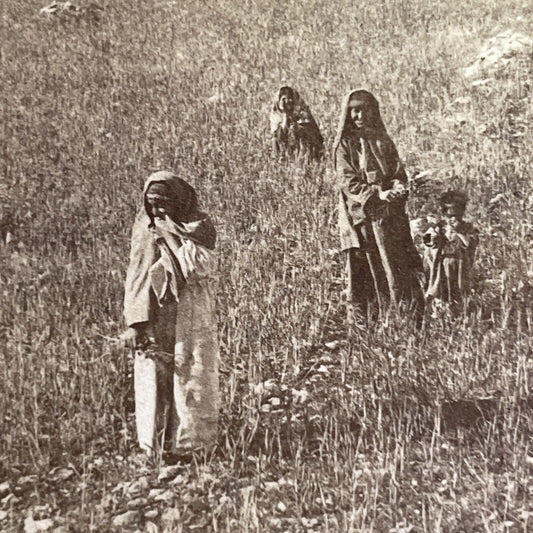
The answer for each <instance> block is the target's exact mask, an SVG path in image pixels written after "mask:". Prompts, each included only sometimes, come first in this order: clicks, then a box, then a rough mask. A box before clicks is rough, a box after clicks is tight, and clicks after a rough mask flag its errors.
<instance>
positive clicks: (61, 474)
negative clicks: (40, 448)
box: [49, 468, 74, 482]
mask: <svg viewBox="0 0 533 533" xmlns="http://www.w3.org/2000/svg"><path fill="white" fill-rule="evenodd" d="M73 475H74V472H73V471H72V470H71V469H70V468H53V469H52V470H51V471H50V474H49V476H50V479H51V480H52V481H56V482H57V481H66V480H67V479H70V478H71V477H72V476H73Z"/></svg>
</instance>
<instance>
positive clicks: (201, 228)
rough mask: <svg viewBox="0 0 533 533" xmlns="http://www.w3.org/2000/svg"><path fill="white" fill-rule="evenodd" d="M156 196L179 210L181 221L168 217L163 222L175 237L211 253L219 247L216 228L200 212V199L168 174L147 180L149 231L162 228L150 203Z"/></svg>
mask: <svg viewBox="0 0 533 533" xmlns="http://www.w3.org/2000/svg"><path fill="white" fill-rule="evenodd" d="M152 192H153V193H156V194H157V195H158V196H162V197H165V198H167V199H168V200H170V201H172V202H174V203H175V204H176V205H177V206H178V211H179V212H180V217H179V220H171V219H170V218H169V217H167V218H166V219H165V221H163V223H164V224H165V226H166V227H167V228H169V229H170V228H171V230H172V231H171V232H172V233H174V234H175V235H176V236H177V237H179V238H180V239H182V240H191V241H193V242H195V243H196V244H200V245H201V246H205V247H206V248H208V249H210V250H212V249H213V248H214V247H215V242H216V232H215V228H214V226H213V224H212V223H211V221H210V220H209V218H208V217H207V215H205V214H204V213H202V212H201V211H200V210H199V207H198V197H197V195H196V191H195V190H194V188H193V187H192V186H191V185H189V184H188V183H187V182H186V181H185V180H183V179H181V178H178V176H176V175H175V174H173V173H172V172H168V171H164V170H163V171H160V172H156V173H154V174H152V175H151V176H150V177H149V178H148V179H147V180H146V183H145V184H144V191H143V206H144V210H145V212H146V215H147V217H148V219H149V221H148V225H149V227H150V228H151V229H155V228H156V227H157V226H158V225H161V222H160V221H156V220H155V219H154V218H153V216H152V214H151V211H150V209H149V208H148V204H147V201H146V197H147V195H148V194H152Z"/></svg>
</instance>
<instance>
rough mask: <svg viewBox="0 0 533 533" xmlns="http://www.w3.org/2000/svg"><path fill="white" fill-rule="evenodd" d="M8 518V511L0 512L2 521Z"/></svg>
mask: <svg viewBox="0 0 533 533" xmlns="http://www.w3.org/2000/svg"><path fill="white" fill-rule="evenodd" d="M6 518H7V511H0V520H5V519H6Z"/></svg>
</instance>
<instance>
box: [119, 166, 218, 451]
mask: <svg viewBox="0 0 533 533" xmlns="http://www.w3.org/2000/svg"><path fill="white" fill-rule="evenodd" d="M173 179H177V178H175V176H174V175H172V174H170V173H157V174H155V175H153V176H152V177H151V178H150V179H149V180H148V182H147V185H146V187H145V193H146V190H147V189H148V187H149V185H150V184H151V183H153V182H156V181H165V182H167V181H168V180H170V181H171V180H173ZM193 203H194V210H195V209H196V199H195V197H194V202H193ZM193 214H195V216H193V217H192V218H193V219H194V218H195V217H196V216H197V217H199V218H198V219H197V220H192V221H189V222H186V223H180V224H175V223H173V222H172V221H171V220H170V219H168V217H167V218H166V220H165V221H158V220H156V221H152V224H151V221H150V218H149V217H148V215H147V213H146V210H145V209H144V208H143V209H141V211H140V212H139V214H138V215H137V218H136V220H135V223H134V226H133V230H132V239H131V254H130V265H129V268H128V273H127V278H126V290H125V298H124V315H125V319H126V323H127V324H128V326H133V325H134V324H138V323H143V322H144V323H148V324H149V327H150V330H151V333H152V335H153V337H152V340H153V343H146V344H145V345H144V346H142V345H141V346H140V347H138V349H137V350H136V355H135V369H134V382H135V406H136V407H135V410H136V424H137V434H138V440H139V445H140V447H141V448H142V449H144V450H146V451H147V452H148V453H151V452H152V451H154V450H155V449H158V448H159V447H160V446H161V445H162V444H164V442H165V441H166V442H167V445H169V450H170V451H176V452H179V451H182V450H189V449H196V448H207V449H209V448H211V447H212V446H213V445H214V444H215V442H216V436H217V422H218V411H219V405H220V398H219V377H218V369H219V345H218V335H217V320H216V310H215V297H214V292H213V282H214V277H215V272H216V258H215V255H214V252H213V251H212V249H209V248H208V247H207V246H204V245H203V244H201V243H202V242H204V243H205V244H208V245H209V246H214V237H213V236H212V233H213V231H212V230H211V227H210V226H209V225H210V223H209V222H208V219H206V217H205V216H203V215H202V216H200V214H199V213H197V212H196V211H194V213H193ZM202 217H203V218H202ZM202 224H203V225H204V228H202V227H201V226H202ZM150 226H151V227H150ZM206 235H208V236H207V237H206ZM169 251H170V253H169ZM172 256H174V258H175V260H177V264H174V263H175V260H174V258H173V257H172Z"/></svg>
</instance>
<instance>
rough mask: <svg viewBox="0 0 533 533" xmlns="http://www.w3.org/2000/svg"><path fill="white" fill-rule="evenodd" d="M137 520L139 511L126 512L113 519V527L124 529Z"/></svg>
mask: <svg viewBox="0 0 533 533" xmlns="http://www.w3.org/2000/svg"><path fill="white" fill-rule="evenodd" d="M138 519H139V511H126V512H125V513H122V514H119V515H117V516H115V518H113V526H114V527H124V526H129V525H130V524H133V522H136V521H137V520H138Z"/></svg>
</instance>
